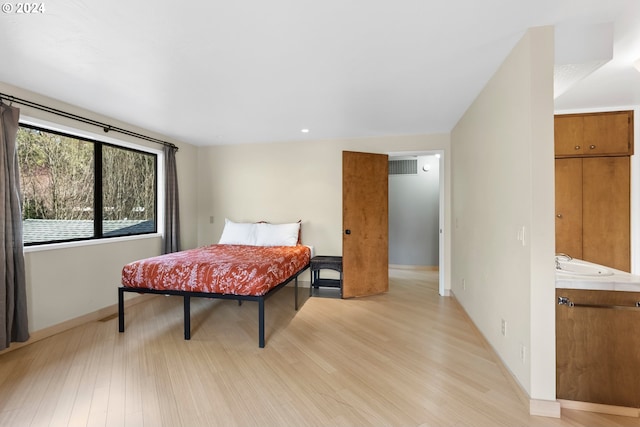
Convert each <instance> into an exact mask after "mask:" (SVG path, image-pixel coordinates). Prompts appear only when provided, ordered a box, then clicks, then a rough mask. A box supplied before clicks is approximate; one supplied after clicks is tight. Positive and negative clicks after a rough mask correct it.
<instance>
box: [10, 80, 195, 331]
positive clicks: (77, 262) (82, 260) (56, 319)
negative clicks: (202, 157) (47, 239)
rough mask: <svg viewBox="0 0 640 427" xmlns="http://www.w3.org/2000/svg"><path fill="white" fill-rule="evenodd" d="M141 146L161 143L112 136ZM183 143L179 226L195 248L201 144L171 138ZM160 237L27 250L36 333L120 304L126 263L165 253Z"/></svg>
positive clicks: (41, 115) (27, 95) (26, 95)
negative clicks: (197, 180) (197, 184)
mask: <svg viewBox="0 0 640 427" xmlns="http://www.w3.org/2000/svg"><path fill="white" fill-rule="evenodd" d="M0 92H2V93H5V94H7V95H13V96H16V97H19V98H23V99H26V100H29V101H32V102H36V103H38V104H42V105H46V106H48V107H53V108H56V109H59V110H63V111H65V112H69V113H73V114H77V115H80V116H84V117H87V118H91V119H94V120H97V121H101V122H105V123H108V124H111V125H113V126H116V127H120V128H124V129H128V130H131V131H134V132H137V133H141V134H145V135H148V136H152V137H156V138H158V139H162V140H167V138H165V137H163V136H162V135H156V134H153V133H151V132H149V131H146V130H144V129H139V128H135V127H134V126H131V125H128V124H126V123H123V122H119V121H117V120H113V119H110V118H108V117H104V116H101V115H99V114H96V113H93V112H90V111H86V110H82V109H80V108H78V107H74V106H71V105H66V104H64V103H61V102H59V101H56V100H53V99H50V98H46V97H44V96H41V95H38V94H35V93H31V92H29V91H26V90H23V89H20V88H16V87H13V86H10V85H7V84H4V83H2V82H0ZM14 105H15V106H16V107H18V108H20V111H21V115H28V116H30V117H32V118H35V119H40V120H46V121H49V122H55V123H59V124H62V125H66V126H70V127H75V128H77V129H80V130H83V131H87V132H102V130H101V129H98V128H96V127H93V126H89V125H85V124H82V123H80V122H76V121H73V120H71V119H64V118H61V117H58V116H55V115H53V114H49V113H45V112H42V111H39V110H36V109H32V108H28V107H25V106H22V105H19V104H14ZM109 136H110V137H112V138H118V139H122V140H125V141H128V142H130V143H133V144H137V145H140V146H146V147H153V148H158V147H160V146H159V145H157V144H154V143H150V142H146V141H143V140H139V139H136V138H133V137H127V136H124V135H119V134H115V133H114V134H109ZM170 142H173V143H174V144H176V145H177V146H178V147H179V151H178V153H177V155H176V161H177V169H178V180H179V189H180V210H181V212H180V215H181V218H180V226H181V228H182V241H181V243H182V245H183V246H184V247H185V248H189V247H195V245H196V243H197V237H196V233H197V228H196V226H195V224H196V199H195V197H196V192H195V191H192V189H195V188H196V178H197V174H196V155H197V150H196V147H194V146H192V145H189V144H185V143H181V142H179V141H170ZM160 247H161V240H160V237H146V238H137V239H136V238H134V239H131V238H124V239H116V240H109V242H108V243H97V244H96V243H91V244H83V245H81V246H77V245H76V246H74V245H71V246H68V245H67V246H66V247H65V246H64V245H58V246H57V247H56V249H45V248H42V247H41V248H39V249H38V250H27V252H26V253H25V268H26V275H27V310H28V313H29V316H28V319H29V330H30V332H31V333H33V332H37V331H40V330H43V329H45V328H49V327H52V326H54V325H57V324H60V323H63V322H65V321H68V320H71V319H74V318H76V317H80V316H83V315H86V314H89V313H92V312H94V311H97V310H99V309H102V308H105V307H109V306H112V305H114V304H116V303H117V288H118V286H119V285H120V272H121V270H122V267H123V265H124V264H126V263H128V262H131V261H134V260H136V259H141V258H146V257H149V256H153V255H158V254H159V253H160Z"/></svg>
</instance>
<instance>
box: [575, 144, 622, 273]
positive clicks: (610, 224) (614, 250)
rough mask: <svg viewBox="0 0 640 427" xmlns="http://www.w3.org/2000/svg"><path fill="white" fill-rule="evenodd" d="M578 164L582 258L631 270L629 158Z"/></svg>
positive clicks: (596, 160)
mask: <svg viewBox="0 0 640 427" xmlns="http://www.w3.org/2000/svg"><path fill="white" fill-rule="evenodd" d="M582 161H583V163H582V180H583V197H582V235H583V237H582V253H583V259H584V260H586V261H591V262H595V263H597V264H602V265H606V266H609V267H613V268H617V269H619V270H623V271H627V272H628V271H631V240H630V239H631V237H630V236H631V226H630V224H631V216H630V212H631V206H630V177H631V171H630V160H629V157H593V158H584V159H582ZM569 255H571V254H569Z"/></svg>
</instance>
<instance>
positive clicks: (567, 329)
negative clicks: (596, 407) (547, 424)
mask: <svg viewBox="0 0 640 427" xmlns="http://www.w3.org/2000/svg"><path fill="white" fill-rule="evenodd" d="M556 297H557V298H559V297H565V298H568V299H569V300H570V301H572V302H573V303H574V304H575V305H574V306H573V307H570V306H568V305H557V306H556V394H557V398H558V399H565V400H573V401H581V402H591V403H599V404H605V405H614V406H624V407H631V408H639V407H640V334H638V333H637V331H638V330H639V328H640V308H637V307H635V305H636V302H638V301H640V293H637V292H619V291H592V290H576V289H556ZM582 304H584V305H595V306H600V307H598V308H596V307H584V306H581V305H582ZM606 306H610V307H612V308H604V307H606ZM619 307H626V308H623V309H621V308H619Z"/></svg>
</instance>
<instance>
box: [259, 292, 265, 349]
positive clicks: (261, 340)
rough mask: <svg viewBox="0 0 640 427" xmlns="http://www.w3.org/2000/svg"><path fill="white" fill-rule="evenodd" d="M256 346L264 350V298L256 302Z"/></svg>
mask: <svg viewBox="0 0 640 427" xmlns="http://www.w3.org/2000/svg"><path fill="white" fill-rule="evenodd" d="M258 346H259V347H260V348H264V298H260V299H259V300H258Z"/></svg>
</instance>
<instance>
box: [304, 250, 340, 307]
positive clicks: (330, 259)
mask: <svg viewBox="0 0 640 427" xmlns="http://www.w3.org/2000/svg"><path fill="white" fill-rule="evenodd" d="M310 264H311V265H310V268H311V286H309V296H311V295H312V294H313V288H316V289H318V288H319V287H321V286H322V287H328V288H339V289H340V298H342V257H341V256H325V255H318V256H314V257H313V258H311V263H310ZM320 270H334V271H338V272H339V273H340V279H323V278H321V277H320Z"/></svg>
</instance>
